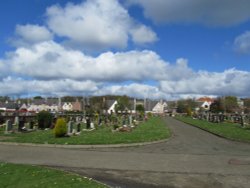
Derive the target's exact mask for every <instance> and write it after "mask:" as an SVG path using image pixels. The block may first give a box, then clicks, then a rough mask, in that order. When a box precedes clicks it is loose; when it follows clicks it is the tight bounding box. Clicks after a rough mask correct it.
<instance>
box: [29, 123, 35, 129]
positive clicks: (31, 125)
mask: <svg viewBox="0 0 250 188" xmlns="http://www.w3.org/2000/svg"><path fill="white" fill-rule="evenodd" d="M29 128H30V129H33V128H34V121H30V122H29Z"/></svg>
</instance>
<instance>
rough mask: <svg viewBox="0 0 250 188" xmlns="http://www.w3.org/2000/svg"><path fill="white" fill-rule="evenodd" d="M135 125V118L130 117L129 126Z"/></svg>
mask: <svg viewBox="0 0 250 188" xmlns="http://www.w3.org/2000/svg"><path fill="white" fill-rule="evenodd" d="M132 125H133V118H132V115H129V126H132Z"/></svg>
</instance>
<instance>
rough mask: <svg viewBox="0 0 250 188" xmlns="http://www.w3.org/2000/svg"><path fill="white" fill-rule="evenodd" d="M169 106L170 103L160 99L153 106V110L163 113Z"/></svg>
mask: <svg viewBox="0 0 250 188" xmlns="http://www.w3.org/2000/svg"><path fill="white" fill-rule="evenodd" d="M167 107H168V105H167V103H166V102H162V101H160V102H158V103H157V104H156V105H155V106H154V107H153V109H152V112H153V113H156V114H163V113H164V112H165V111H166V108H167Z"/></svg>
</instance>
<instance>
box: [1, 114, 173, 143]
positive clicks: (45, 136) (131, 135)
mask: <svg viewBox="0 0 250 188" xmlns="http://www.w3.org/2000/svg"><path fill="white" fill-rule="evenodd" d="M111 129H112V127H102V128H98V129H97V130H94V131H91V132H81V134H80V135H79V136H71V137H62V138H55V136H54V135H53V132H52V130H47V131H35V132H31V133H15V134H10V135H7V137H12V139H6V140H3V141H8V142H19V143H37V144H45V143H46V144H72V145H80V144H90V145H91V144H122V143H124V144H128V143H140V142H149V141H157V140H162V139H166V138H169V137H170V131H169V129H168V128H167V126H166V123H165V122H164V120H163V119H161V118H160V117H152V118H150V119H149V120H148V121H147V122H144V123H142V124H140V125H138V126H137V127H136V128H135V129H133V130H132V132H112V131H111ZM0 135H3V133H2V134H1V133H0Z"/></svg>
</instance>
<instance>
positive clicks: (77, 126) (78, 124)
mask: <svg viewBox="0 0 250 188" xmlns="http://www.w3.org/2000/svg"><path fill="white" fill-rule="evenodd" d="M76 129H77V132H81V123H77V125H76Z"/></svg>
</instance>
